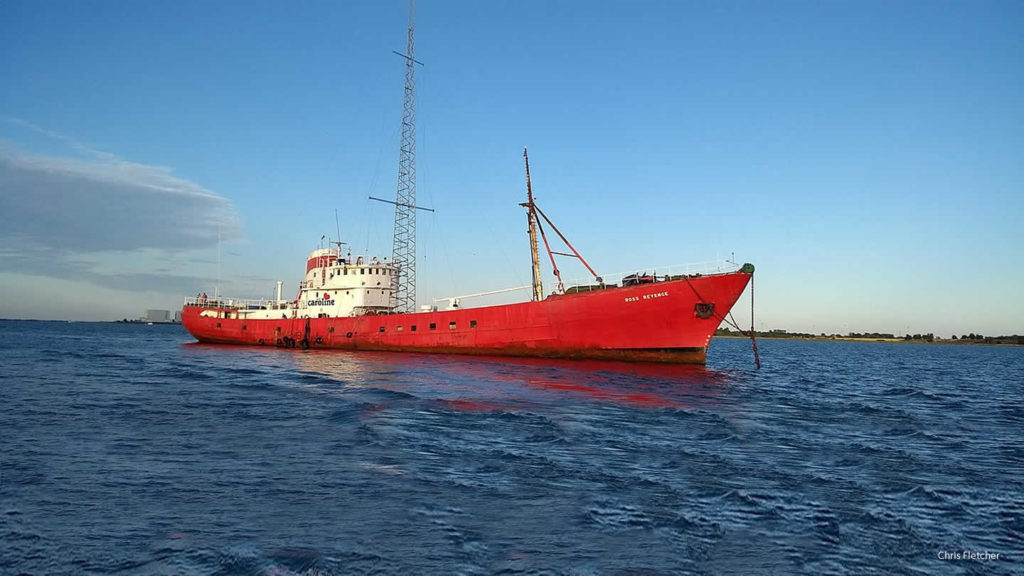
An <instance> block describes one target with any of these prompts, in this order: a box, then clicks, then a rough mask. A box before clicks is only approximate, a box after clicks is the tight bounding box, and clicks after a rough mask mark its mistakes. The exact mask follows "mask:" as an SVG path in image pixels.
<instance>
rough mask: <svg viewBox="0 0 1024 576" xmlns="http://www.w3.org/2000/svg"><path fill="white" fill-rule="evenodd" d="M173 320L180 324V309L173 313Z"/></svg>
mask: <svg viewBox="0 0 1024 576" xmlns="http://www.w3.org/2000/svg"><path fill="white" fill-rule="evenodd" d="M174 321H175V322H177V323H178V324H181V310H178V311H177V312H175V313H174Z"/></svg>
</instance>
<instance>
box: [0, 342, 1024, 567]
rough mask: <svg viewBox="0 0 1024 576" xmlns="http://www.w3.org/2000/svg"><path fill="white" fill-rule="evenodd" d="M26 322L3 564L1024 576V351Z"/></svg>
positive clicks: (13, 358) (12, 352)
mask: <svg viewBox="0 0 1024 576" xmlns="http://www.w3.org/2000/svg"><path fill="white" fill-rule="evenodd" d="M0 328H3V330H4V332H5V334H7V336H8V338H7V341H8V342H17V343H19V345H18V346H12V347H8V348H5V349H2V350H0V574H21V573H28V574H154V575H156V574H247V575H250V574H251V575H288V574H297V575H321V574H374V573H381V574H392V573H415V574H419V573H424V574H428V573H429V574H434V573H437V574H449V573H459V574H494V573H509V574H514V573H549V574H679V573H683V574H687V573H691V574H937V573H942V574H1011V573H1021V571H1022V561H1024V540H1022V537H1024V536H1022V535H1024V519H1022V518H1024V516H1022V513H1024V480H1022V479H1024V447H1022V446H1024V442H1022V440H1024V438H1022V432H1021V431H1022V430H1024V354H1022V349H1021V348H1000V347H983V346H938V345H934V346H928V345H914V344H886V343H849V342H798V341H771V340H767V341H764V342H763V343H761V351H762V360H763V362H764V368H763V369H762V370H759V371H758V370H755V369H753V360H752V358H751V353H750V348H749V343H748V342H743V341H740V340H727V339H726V340H722V339H720V340H716V341H714V342H713V344H712V348H711V351H710V353H709V359H708V366H707V367H706V368H704V367H688V366H647V365H631V364H619V363H602V362H562V361H544V360H509V359H490V358H460V357H445V356H430V355H417V354H386V353H348V352H341V351H305V352H303V351H297V350H279V349H265V348H236V347H223V346H210V345H199V344H195V343H192V341H191V339H190V338H189V337H188V336H187V334H185V333H184V331H182V329H181V328H180V327H177V326H144V325H113V324H66V323H36V322H0ZM965 551H966V552H979V553H980V552H987V553H990V554H999V558H998V559H996V560H979V559H970V558H967V559H964V558H960V559H955V558H952V554H953V553H958V554H961V555H962V554H963V553H964V552H965ZM947 552H948V553H950V557H949V558H944V557H943V553H947ZM951 558H952V559H951Z"/></svg>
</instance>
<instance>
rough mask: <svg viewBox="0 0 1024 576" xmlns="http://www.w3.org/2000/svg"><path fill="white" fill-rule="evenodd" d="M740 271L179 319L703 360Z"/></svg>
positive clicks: (253, 339) (256, 328)
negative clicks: (389, 306) (420, 304)
mask: <svg viewBox="0 0 1024 576" xmlns="http://www.w3.org/2000/svg"><path fill="white" fill-rule="evenodd" d="M749 281H750V274H748V273H746V272H743V271H740V272H733V273H727V274H714V275H708V276H700V277H693V278H689V279H679V280H671V281H664V282H656V283H650V284H640V285H635V286H628V287H619V288H606V289H603V290H595V291H592V292H582V293H579V294H564V295H557V296H551V297H549V298H547V299H545V300H542V301H539V302H523V303H519V304H506V305H501V306H487V307H481V308H467V309H454V310H443V311H438V312H419V313H413V314H387V315H368V316H355V317H344V318H304V317H301V316H300V317H297V318H291V317H290V316H289V317H288V318H281V319H246V318H244V315H243V317H242V318H239V314H238V311H237V310H232V309H225V308H217V307H203V306H185V307H184V308H183V309H182V323H183V324H184V326H185V328H186V329H187V330H188V331H189V332H190V333H191V334H192V335H193V336H195V338H196V339H198V340H199V341H200V342H211V343H221V344H242V345H252V346H279V347H296V348H337V349H345V350H381V351H398V352H428V353H440V354H478V355H489V356H494V355H504V356H537V357H549V358H588V359H601V360H628V361H640V362H668V363H686V364H703V363H704V361H705V358H706V354H707V347H708V344H709V343H710V342H711V337H712V335H713V334H714V332H715V330H716V329H717V328H718V326H719V324H720V323H721V320H722V318H723V317H724V315H726V314H728V312H729V310H730V309H731V308H732V306H733V304H735V302H736V300H737V299H738V298H739V296H740V294H741V293H742V292H743V290H744V288H745V287H746V285H747V283H748V282H749ZM709 303H713V304H714V308H713V312H711V313H709V308H708V306H706V305H707V304H709Z"/></svg>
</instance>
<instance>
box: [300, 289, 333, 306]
mask: <svg viewBox="0 0 1024 576" xmlns="http://www.w3.org/2000/svg"><path fill="white" fill-rule="evenodd" d="M333 305H334V300H331V295H330V294H328V293H327V292H324V293H323V294H321V295H320V297H319V298H316V299H315V300H306V306H333Z"/></svg>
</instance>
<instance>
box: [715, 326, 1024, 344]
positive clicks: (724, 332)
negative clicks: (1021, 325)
mask: <svg viewBox="0 0 1024 576" xmlns="http://www.w3.org/2000/svg"><path fill="white" fill-rule="evenodd" d="M757 334H758V335H760V336H765V337H767V338H818V339H822V338H860V339H865V340H897V339H898V338H897V337H896V336H895V335H893V334H891V333H888V332H850V333H849V334H847V335H845V336H843V335H840V334H826V333H824V332H822V333H821V334H808V333H806V332H790V331H788V330H782V329H779V328H774V329H771V330H768V331H764V332H758V333H757ZM715 336H747V333H746V331H743V332H737V331H736V330H730V329H729V328H719V329H718V330H716V331H715ZM954 340H955V341H957V342H967V343H971V344H1016V345H1019V346H1024V336H1019V335H1017V334H1014V335H1012V336H995V337H993V336H984V335H982V334H975V333H974V332H971V333H970V334H963V335H961V336H960V337H959V338H958V337H957V336H956V335H955V334H954V335H953V336H952V337H951V338H950V339H949V340H944V339H943V338H941V337H936V336H935V334H933V333H931V332H929V333H927V334H907V335H905V336H903V341H904V342H937V341H938V342H950V341H954Z"/></svg>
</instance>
